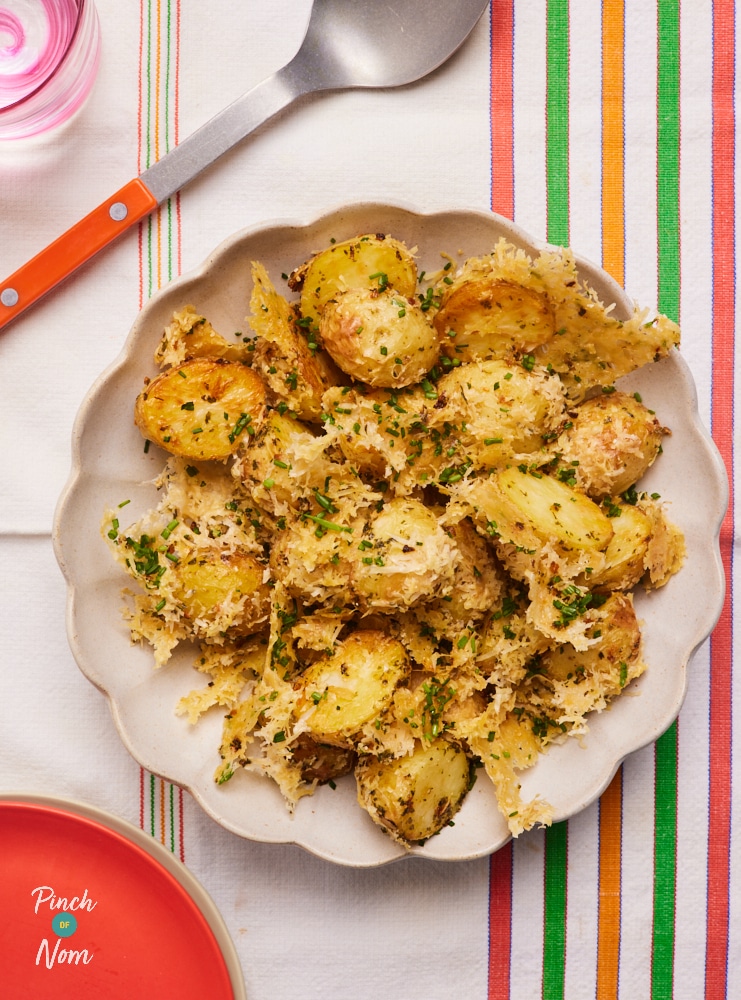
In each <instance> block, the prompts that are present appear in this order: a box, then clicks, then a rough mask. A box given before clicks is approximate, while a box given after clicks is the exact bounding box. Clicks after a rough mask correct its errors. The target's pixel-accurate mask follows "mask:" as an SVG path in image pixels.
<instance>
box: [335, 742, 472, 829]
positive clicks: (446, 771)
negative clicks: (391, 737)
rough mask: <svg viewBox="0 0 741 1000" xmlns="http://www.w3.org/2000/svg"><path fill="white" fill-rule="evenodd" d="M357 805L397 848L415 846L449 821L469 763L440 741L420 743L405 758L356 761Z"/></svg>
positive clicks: (461, 796) (466, 785) (468, 783)
mask: <svg viewBox="0 0 741 1000" xmlns="http://www.w3.org/2000/svg"><path fill="white" fill-rule="evenodd" d="M355 776H356V779H357V783H358V802H359V803H360V805H361V806H362V807H363V808H364V809H366V810H367V812H368V813H369V815H370V817H371V819H372V820H373V821H374V823H377V824H378V825H379V826H381V827H383V829H384V830H385V831H386V832H387V833H388V834H390V836H391V837H393V838H394V840H397V841H399V842H400V843H403V844H419V843H423V842H424V841H425V840H428V839H429V838H430V837H432V836H433V835H434V834H436V833H439V831H440V830H442V828H443V827H444V826H447V825H449V824H450V823H451V822H452V819H453V817H454V816H455V814H456V813H457V812H458V810H459V809H460V807H461V805H462V803H463V800H464V798H465V797H466V793H467V792H468V790H469V788H470V787H471V764H470V762H469V759H468V757H467V756H466V754H465V753H464V752H463V750H461V749H460V748H459V747H457V746H455V745H454V744H452V743H449V742H448V741H447V740H444V739H437V740H433V741H432V742H428V741H427V740H420V741H419V742H418V743H417V744H416V746H415V749H414V752H413V753H412V754H411V755H409V756H406V757H397V758H395V759H392V760H384V759H379V758H375V757H366V758H361V760H360V761H359V763H358V766H357V767H356V769H355Z"/></svg>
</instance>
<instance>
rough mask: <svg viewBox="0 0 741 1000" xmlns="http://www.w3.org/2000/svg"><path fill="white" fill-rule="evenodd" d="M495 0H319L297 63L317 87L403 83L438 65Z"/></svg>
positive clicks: (456, 46) (315, 0)
mask: <svg viewBox="0 0 741 1000" xmlns="http://www.w3.org/2000/svg"><path fill="white" fill-rule="evenodd" d="M488 6H489V0H363V2H362V3H349V2H348V0H314V5H313V7H312V11H311V16H310V19H309V26H308V29H307V32H306V36H305V38H304V41H303V44H302V46H301V48H300V50H299V52H298V53H297V55H296V57H295V59H294V60H293V62H294V64H296V63H300V64H301V69H302V71H303V72H308V73H309V74H310V75H311V76H312V78H313V85H312V86H313V89H329V88H340V87H398V86H402V85H403V84H407V83H412V82H414V81H415V80H419V79H421V78H422V77H424V76H427V74H428V73H431V72H432V71H433V70H435V69H437V68H438V67H439V66H441V65H442V63H444V62H445V61H446V60H447V59H449V58H450V56H451V55H452V54H453V53H454V52H455V51H456V50H457V49H458V48H459V47H460V45H462V43H463V42H464V41H465V40H466V38H468V36H469V35H470V33H471V31H472V30H473V28H474V26H475V24H476V23H477V21H478V20H479V18H480V17H481V15H482V14H483V12H484V11H485V10H486V8H487V7H488Z"/></svg>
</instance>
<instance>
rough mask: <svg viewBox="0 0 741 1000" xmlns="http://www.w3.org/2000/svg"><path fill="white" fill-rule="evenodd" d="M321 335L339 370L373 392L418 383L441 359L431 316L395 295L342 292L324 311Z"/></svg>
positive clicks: (410, 300)
mask: <svg viewBox="0 0 741 1000" xmlns="http://www.w3.org/2000/svg"><path fill="white" fill-rule="evenodd" d="M319 333H320V336H321V340H322V343H323V344H324V346H325V348H326V349H327V351H328V352H329V354H330V355H331V356H332V358H333V359H334V361H335V363H336V364H337V366H338V367H339V368H341V369H342V371H344V372H346V373H347V374H348V375H350V376H352V378H355V379H358V380H359V381H361V382H365V383H366V384H367V385H372V386H389V387H392V388H394V387H400V386H405V385H411V384H412V383H413V382H419V381H420V379H422V378H423V376H424V375H425V374H426V373H427V372H428V371H429V370H430V368H432V366H433V365H434V364H435V362H436V361H437V358H438V355H439V353H440V348H439V345H438V342H437V337H436V335H435V330H434V328H433V326H432V324H431V323H430V322H429V320H428V319H427V314H426V313H425V312H423V311H422V308H421V306H420V305H419V303H418V302H416V301H415V300H414V299H413V298H410V297H404V296H403V295H400V294H399V293H398V292H396V291H394V289H386V290H384V291H378V289H373V288H350V289H348V290H347V291H346V292H339V293H338V294H337V295H335V296H334V297H333V298H332V299H330V301H329V302H327V304H326V305H325V306H324V309H323V311H322V316H321V319H320V320H319Z"/></svg>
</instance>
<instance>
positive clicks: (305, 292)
mask: <svg viewBox="0 0 741 1000" xmlns="http://www.w3.org/2000/svg"><path fill="white" fill-rule="evenodd" d="M289 285H290V286H291V287H292V288H294V289H295V288H300V289H301V315H302V316H304V317H305V318H306V319H309V320H311V321H312V322H314V323H318V322H319V319H320V317H321V315H322V312H323V311H324V307H325V306H326V304H327V302H329V301H330V299H333V298H335V296H336V295H338V294H339V293H340V292H344V291H345V290H346V289H348V288H375V289H378V288H381V287H384V286H385V285H388V286H389V287H391V288H393V289H395V291H396V292H397V294H399V295H401V296H403V297H408V296H412V295H414V292H415V289H416V287H417V265H416V264H415V261H414V257H413V256H412V254H411V253H410V252H409V250H408V249H407V247H406V246H405V245H404V244H403V243H402V242H400V241H399V240H395V239H393V238H392V237H390V236H384V235H380V234H377V235H372V234H366V235H364V236H358V237H356V238H355V239H350V240H343V241H342V242H340V243H335V244H334V245H332V246H330V247H327V249H326V250H322V251H321V252H320V253H318V254H316V255H315V256H314V257H312V258H311V260H309V261H308V262H307V263H306V264H304V265H303V266H302V267H300V268H297V270H296V271H294V272H293V274H292V275H291V278H290V279H289Z"/></svg>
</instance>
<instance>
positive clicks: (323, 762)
mask: <svg viewBox="0 0 741 1000" xmlns="http://www.w3.org/2000/svg"><path fill="white" fill-rule="evenodd" d="M357 757H358V755H357V753H356V752H355V750H353V749H351V748H349V747H337V746H332V745H330V744H327V743H318V742H317V741H316V740H314V739H312V737H311V736H309V735H308V733H302V734H301V735H300V736H298V737H297V738H296V739H295V740H294V741H293V742H292V744H291V760H292V761H293V762H294V763H295V764H297V765H298V766H299V768H300V769H301V777H302V779H303V780H304V781H311V782H316V783H317V784H318V785H326V784H328V783H330V782H332V781H335V780H336V779H338V778H341V777H343V775H345V774H350V772H351V771H352V770H353V768H354V767H355V763H356V761H357Z"/></svg>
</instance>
